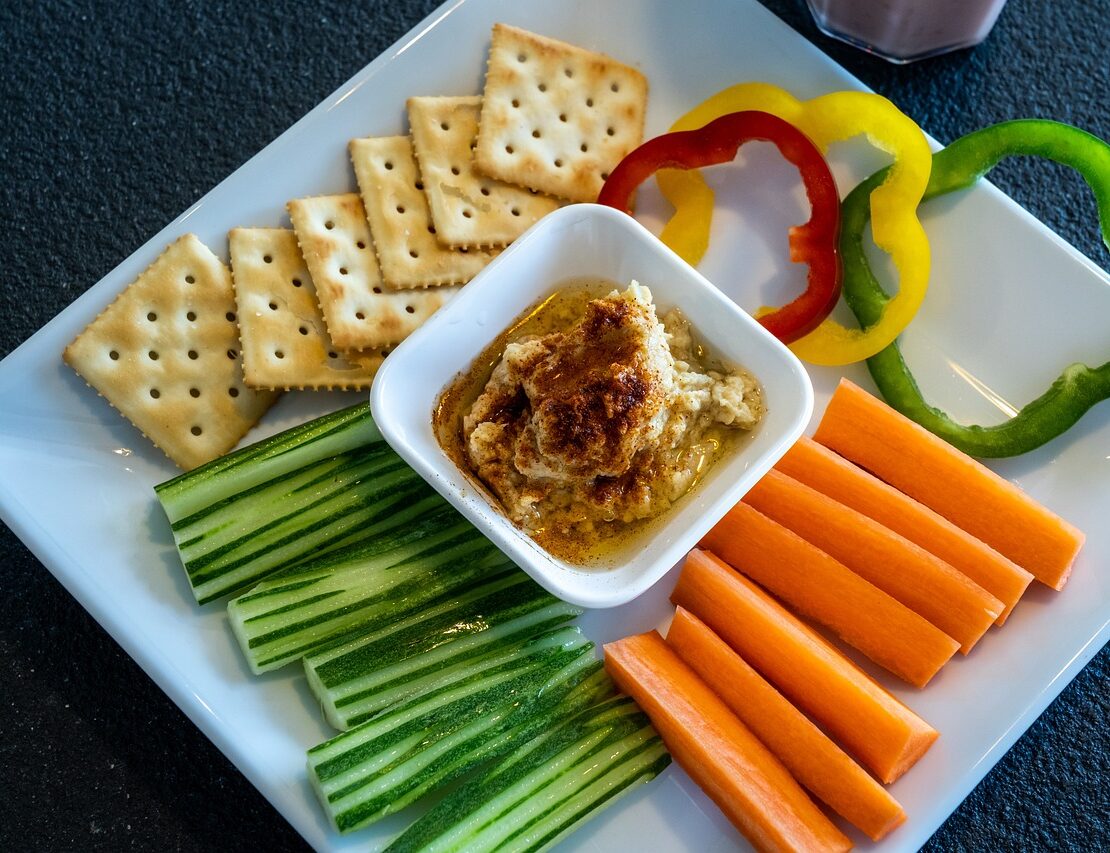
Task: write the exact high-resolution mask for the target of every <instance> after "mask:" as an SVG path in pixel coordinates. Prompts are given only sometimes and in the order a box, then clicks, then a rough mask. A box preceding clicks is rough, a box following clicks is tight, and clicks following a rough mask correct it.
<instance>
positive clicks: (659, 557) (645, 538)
mask: <svg viewBox="0 0 1110 853" xmlns="http://www.w3.org/2000/svg"><path fill="white" fill-rule="evenodd" d="M583 278H593V279H599V278H600V279H610V280H612V281H614V282H617V283H619V284H620V285H621V289H623V288H624V287H627V285H628V283H629V282H631V281H632V280H636V281H638V282H639V283H640V284H643V285H646V286H647V287H648V288H649V289H650V290H651V293H652V295H653V297H654V300H655V304H656V306H657V309H658V312H659V314H660V316H662V315H663V314H665V313H666V312H667V311H669V310H670V309H671V308H674V307H677V308H679V309H680V310H681V311H682V313H683V314H685V316H686V318H687V319H688V320H689V321H690V324H691V326H692V328H693V332H694V337H695V340H697V341H698V342H699V343H701V344H702V345H703V346H704V347H705V348H706V349H707V350H708V351H709V352H710V353H711V355H712V356H713V358H714V359H715V360H718V361H721V362H723V363H724V364H726V365H738V366H741V367H743V368H745V369H747V370H748V371H750V372H751V373H752V374H753V375H754V376H755V378H756V379H757V380H758V381H759V382H760V384H761V385H762V386H763V394H764V402H765V404H766V413H765V415H764V417H763V420H762V421H761V422H760V424H759V425H758V426H757V427H756V429H755V434H754V436H753V437H752V438H751V439H750V440H749V441H744V442H741V443H740V444H739V446H738V447H736V448H734V449H733V450H732V451H730V452H728V453H727V454H726V455H725V456H722V457H721V458H720V459H718V460H717V462H716V463H715V464H714V465H713V467H712V468H711V469H710V471H709V473H708V474H707V475H706V476H705V477H704V478H703V479H702V481H701V482H700V483H699V484H698V485H697V486H696V487H695V488H694V489H693V490H691V492H690V493H689V494H687V495H686V496H685V497H683V498H682V499H681V500H679V502H678V503H677V504H675V506H673V507H672V508H671V509H669V510H668V511H667V512H665V513H664V514H663V515H662V516H660V517H659V518H658V519H656V520H653V521H651V522H649V523H648V524H647V525H645V527H644V529H642V530H641V531H638V532H637V533H635V534H634V535H633V536H631V537H630V542H629V547H627V548H623V549H617V554H618V555H619V556H618V558H617V560H616V562H615V564H613V565H612V566H611V567H606V568H583V567H580V566H574V565H572V564H570V563H567V562H564V561H563V560H560V559H558V558H557V557H553V556H552V555H551V554H549V553H548V552H547V551H545V550H544V549H543V548H541V547H540V546H539V545H538V544H536V542H535V541H534V540H533V539H532V538H531V537H529V536H528V535H527V534H526V533H524V532H523V531H522V530H520V529H519V528H518V527H516V526H515V525H514V524H513V523H512V522H511V521H509V519H508V518H507V517H506V515H505V514H504V511H503V510H502V509H501V508H500V506H499V505H498V504H497V503H496V501H495V500H494V499H493V498H492V497H490V496H489V495H488V494H487V493H486V491H485V489H483V488H481V487H480V486H479V485H478V482H477V479H476V478H473V477H472V475H471V476H468V475H467V474H465V473H464V472H463V471H461V470H459V467H458V466H457V465H456V464H455V463H454V461H452V460H451V458H450V457H449V456H448V455H447V453H446V452H445V451H444V450H443V448H442V447H440V445H439V442H438V441H437V440H436V436H435V433H434V429H433V423H432V418H433V411H434V409H435V407H436V404H437V402H438V400H439V397H440V395H441V394H442V393H443V391H444V390H445V389H446V388H447V387H448V385H450V384H451V382H452V381H453V380H454V379H455V378H456V377H457V376H458V375H459V374H460V373H462V372H465V371H467V370H469V368H470V365H471V364H472V362H473V361H474V359H475V358H476V357H477V356H478V355H479V354H480V353H481V352H482V350H483V349H485V348H486V347H487V346H489V344H490V343H491V342H492V341H493V339H494V338H496V337H497V336H498V335H500V334H501V333H502V332H503V331H504V330H505V329H506V328H508V327H509V325H511V324H512V322H513V321H514V320H516V319H517V318H518V317H519V316H520V315H522V314H523V313H524V312H526V311H527V310H528V309H529V308H531V307H533V306H534V305H535V304H536V303H538V302H539V301H540V300H542V299H544V298H546V297H548V296H550V295H551V294H552V293H553V292H554V291H556V290H558V289H559V288H560V287H561V286H563V285H565V284H566V283H567V282H568V280H570V279H583ZM370 408H371V411H372V412H373V415H374V419H375V421H376V422H377V424H378V426H379V428H380V429H381V431H382V434H383V435H384V436H385V439H386V441H388V442H389V444H390V445H391V446H392V447H393V449H394V450H396V451H397V453H399V454H400V455H401V456H402V457H403V458H404V459H405V461H407V462H408V463H409V464H410V465H412V467H413V468H415V469H416V470H417V472H419V473H420V475H421V476H422V477H424V479H426V480H427V481H428V482H429V483H430V484H431V485H432V486H433V487H434V488H435V489H436V490H437V491H438V492H439V493H440V494H442V495H443V496H444V497H445V498H446V499H447V500H448V501H450V502H451V503H452V504H453V505H454V506H455V507H456V508H457V509H458V510H459V512H461V513H462V514H463V515H465V516H466V517H467V518H468V519H469V520H470V521H471V522H472V523H473V524H474V525H475V526H476V527H477V528H478V529H479V530H481V531H482V533H484V534H485V535H486V536H488V537H489V538H490V539H491V540H493V542H494V543H496V544H497V546H498V547H499V548H500V549H501V550H502V551H504V552H505V554H507V555H508V556H509V557H510V558H511V559H512V560H513V561H514V562H516V563H517V565H519V566H520V567H521V568H522V569H524V571H526V572H527V573H528V574H529V575H531V576H532V577H533V578H534V579H535V580H536V581H538V582H539V583H540V584H542V585H543V586H544V587H545V588H546V589H548V590H549V591H550V592H551V593H553V594H554V595H556V596H558V597H559V598H561V599H563V600H565V601H569V602H571V603H573V604H578V605H581V606H583V607H615V606H616V605H619V604H624V603H625V602H628V601H631V600H632V599H633V598H635V597H636V596H638V595H640V594H641V593H643V592H644V591H645V590H647V589H648V588H649V587H651V585H652V584H654V583H655V582H656V581H657V580H659V579H660V578H661V577H663V575H665V574H666V573H667V571H668V569H670V568H671V567H672V566H674V565H675V563H677V562H678V561H679V560H680V559H681V558H682V557H683V556H684V555H685V554H686V552H687V551H689V550H690V549H691V548H692V547H694V545H696V544H697V542H698V540H699V539H700V538H701V537H702V536H703V535H704V534H705V533H706V532H707V531H708V530H709V529H710V528H711V527H712V526H713V525H714V524H715V523H716V522H717V520H718V519H720V518H721V516H722V515H724V513H725V512H727V511H728V509H729V508H730V507H732V505H733V504H735V503H736V502H737V501H738V500H740V498H741V497H742V496H743V495H744V493H745V492H747V491H748V489H749V488H751V486H752V485H753V484H754V483H755V482H756V481H757V480H758V479H759V478H760V477H762V476H763V475H764V474H765V473H766V472H767V471H768V469H770V468H771V466H772V465H774V464H775V462H776V461H777V460H778V459H779V457H781V456H782V455H783V454H784V453H785V452H786V451H787V450H788V449H789V447H790V446H791V445H792V444H793V443H794V441H795V440H797V438H798V436H800V435H801V434H802V430H803V429H804V428H805V425H806V423H807V422H808V421H809V416H810V412H811V410H812V409H813V388H812V386H811V385H810V381H809V376H808V375H807V374H806V371H805V369H804V368H803V367H802V364H801V362H799V361H798V359H797V358H796V357H795V356H794V354H793V353H791V352H790V350H789V349H787V348H786V347H785V346H784V345H783V344H781V343H780V342H779V341H778V340H777V339H776V338H775V337H774V336H772V335H771V334H770V333H768V332H767V331H766V330H765V329H764V328H763V327H762V326H760V325H759V323H757V322H756V321H755V320H753V319H752V318H751V317H750V316H749V315H748V314H746V313H745V312H744V311H743V310H741V309H740V308H739V307H738V306H737V305H736V304H735V303H734V302H732V300H730V299H729V298H728V297H727V296H725V295H724V294H723V293H721V291H719V290H718V289H717V288H716V287H714V286H713V285H712V284H710V283H709V282H708V281H707V280H706V279H705V278H704V277H703V276H701V275H700V274H699V273H698V272H697V271H696V270H695V269H693V268H692V267H690V266H689V265H688V264H687V263H686V262H685V261H683V260H682V259H681V258H679V257H678V256H677V255H675V254H674V253H673V252H672V251H671V250H670V249H668V248H667V247H666V246H664V245H663V244H662V243H661V242H659V240H657V239H656V238H655V237H654V236H653V235H652V234H651V233H650V232H649V231H648V230H647V229H645V228H644V227H643V226H642V225H640V224H639V223H638V222H636V221H635V220H634V219H632V218H631V217H629V216H626V215H625V214H623V213H620V212H619V211H617V210H614V209H612V208H609V207H603V206H601V205H595V204H576V205H571V206H569V207H565V208H562V209H560V210H557V211H555V212H554V213H551V214H549V215H548V216H546V217H545V218H543V219H542V220H540V222H538V223H537V224H536V225H535V226H533V227H532V228H531V229H530V230H529V231H528V232H527V233H526V234H524V235H523V236H522V237H520V238H519V239H518V240H517V241H516V242H514V243H513V244H512V245H511V246H510V247H509V248H508V249H506V250H505V251H504V252H502V253H501V255H500V256H498V257H497V258H496V259H495V260H494V261H493V262H492V263H490V264H489V266H488V267H486V269H484V270H483V271H482V272H481V273H480V274H479V275H478V276H476V277H475V278H474V280H473V281H471V282H470V283H469V284H468V285H467V286H466V287H464V288H463V289H462V292H461V293H460V294H459V295H458V296H457V297H455V299H453V300H452V301H451V302H450V303H448V304H447V305H446V306H444V307H443V308H442V309H440V310H439V311H438V312H437V313H436V314H435V316H434V317H432V319H431V320H429V321H428V322H427V323H426V324H425V325H424V326H423V327H422V328H420V329H419V330H417V331H416V332H415V333H414V334H413V335H411V336H410V337H409V338H408V339H407V340H406V341H405V342H404V343H403V344H401V345H400V346H399V347H398V348H397V349H396V350H395V351H394V352H393V353H392V354H391V355H390V356H389V358H387V359H386V360H385V363H384V364H383V365H382V368H381V370H379V372H378V375H377V378H376V379H375V380H374V386H373V389H372V390H371V395H370Z"/></svg>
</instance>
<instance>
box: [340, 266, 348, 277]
mask: <svg viewBox="0 0 1110 853" xmlns="http://www.w3.org/2000/svg"><path fill="white" fill-rule="evenodd" d="M339 274H340V275H346V274H347V268H346V267H340V268H339Z"/></svg>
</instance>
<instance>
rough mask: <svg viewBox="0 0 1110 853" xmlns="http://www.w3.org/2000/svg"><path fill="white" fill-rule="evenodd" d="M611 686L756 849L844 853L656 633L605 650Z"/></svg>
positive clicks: (807, 803) (835, 835)
mask: <svg viewBox="0 0 1110 853" xmlns="http://www.w3.org/2000/svg"><path fill="white" fill-rule="evenodd" d="M605 668H606V669H607V670H608V671H609V675H610V676H612V678H613V681H615V682H616V684H617V687H619V688H620V689H621V690H622V691H624V692H625V693H627V694H629V695H630V696H631V697H632V698H633V699H635V700H636V702H637V703H638V704H639V706H640V707H641V708H643V709H644V712H645V713H646V714H647V715H648V717H650V718H651V722H652V725H654V726H655V729H656V731H658V732H659V735H660V737H662V738H663V742H664V743H665V744H666V745H667V749H669V750H670V752H671V755H673V756H674V758H675V760H676V761H677V762H678V763H679V764H680V765H681V766H682V767H683V769H684V770H686V772H687V773H689V774H690V776H691V778H693V780H694V781H695V782H697V783H698V785H699V786H700V787H701V789H702V790H703V791H705V793H706V794H708V795H709V797H710V799H712V800H713V802H715V803H716V804H717V805H718V806H719V807H720V809H721V811H723V812H724V813H725V815H726V816H727V817H728V819H729V820H731V821H732V822H733V824H735V825H736V828H737V829H739V830H740V832H742V833H743V834H744V836H745V837H746V838H747V839H748V840H749V841H750V842H751V843H752V845H753V846H754V847H755V848H756V849H757V850H766V851H778V850H781V851H788V850H850V849H851V847H852V842H851V841H849V840H848V839H847V838H846V837H845V836H844V834H843V833H842V832H841V831H840V830H839V829H837V828H836V826H835V825H834V824H833V823H832V821H830V820H829V819H828V818H827V817H825V814H824V812H822V811H821V809H819V808H818V807H817V806H816V805H815V804H814V802H813V801H812V800H811V799H810V798H809V796H808V795H807V794H806V792H805V791H803V790H802V789H801V787H799V785H798V783H797V782H795V781H794V778H793V777H792V776H791V775H790V773H789V772H788V771H787V769H786V768H785V767H783V766H782V763H781V762H780V761H779V760H778V759H777V758H775V756H773V755H772V754H771V753H770V752H769V751H768V750H767V747H765V746H764V745H763V744H762V743H760V742H759V739H758V738H756V736H755V735H753V734H752V733H751V732H750V731H748V729H747V727H746V726H745V725H744V724H743V723H741V722H740V721H739V720H738V719H737V718H736V716H735V715H734V714H733V713H732V712H731V711H730V710H729V709H728V707H727V706H726V705H725V704H724V702H722V701H721V700H720V699H719V698H718V697H717V695H716V694H715V693H713V691H712V690H710V689H709V688H708V687H707V686H706V685H705V683H704V682H703V681H702V680H701V679H700V678H698V677H697V675H695V674H694V672H693V671H692V670H691V669H690V668H689V667H688V666H686V664H684V663H683V662H682V661H681V660H680V659H679V657H678V655H676V654H675V653H674V652H673V651H671V650H670V649H669V648H667V645H666V643H664V642H663V638H662V637H660V636H659V633H658V632H657V631H650V632H648V633H647V634H639V635H636V636H633V637H626V638H625V639H623V640H618V641H617V642H615V643H609V644H608V645H606V646H605Z"/></svg>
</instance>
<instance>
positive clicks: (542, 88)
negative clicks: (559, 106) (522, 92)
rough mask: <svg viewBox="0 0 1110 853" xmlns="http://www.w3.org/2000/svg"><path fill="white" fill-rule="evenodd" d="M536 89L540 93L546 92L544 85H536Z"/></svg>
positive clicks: (545, 85)
mask: <svg viewBox="0 0 1110 853" xmlns="http://www.w3.org/2000/svg"><path fill="white" fill-rule="evenodd" d="M536 88H537V89H539V90H540V91H541V92H546V91H547V84H546V83H540V85H538V86H537V87H536Z"/></svg>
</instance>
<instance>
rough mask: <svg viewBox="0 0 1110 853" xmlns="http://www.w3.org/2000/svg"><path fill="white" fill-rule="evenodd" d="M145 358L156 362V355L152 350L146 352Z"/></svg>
mask: <svg viewBox="0 0 1110 853" xmlns="http://www.w3.org/2000/svg"><path fill="white" fill-rule="evenodd" d="M147 356H148V357H149V358H150V360H151V361H157V360H158V353H157V352H155V351H154V350H151V351H150V352H148V353H147Z"/></svg>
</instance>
